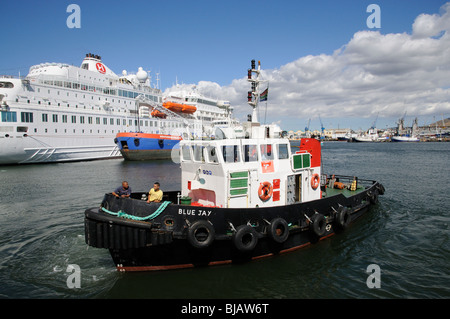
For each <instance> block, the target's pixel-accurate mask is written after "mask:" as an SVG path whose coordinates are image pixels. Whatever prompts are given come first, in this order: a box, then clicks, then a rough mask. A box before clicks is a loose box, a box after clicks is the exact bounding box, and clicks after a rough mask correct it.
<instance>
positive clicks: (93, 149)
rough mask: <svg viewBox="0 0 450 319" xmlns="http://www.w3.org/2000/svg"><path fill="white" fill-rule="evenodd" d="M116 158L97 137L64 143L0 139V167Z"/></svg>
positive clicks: (58, 140)
mask: <svg viewBox="0 0 450 319" xmlns="http://www.w3.org/2000/svg"><path fill="white" fill-rule="evenodd" d="M68 142H70V143H68ZM120 155H121V154H120V152H119V150H118V148H117V146H116V145H114V144H113V143H111V139H105V138H100V137H92V138H79V139H71V140H67V139H63V138H57V137H53V138H40V137H35V136H8V137H5V136H3V137H2V138H1V139H0V165H14V164H35V163H52V162H71V161H88V160H97V159H112V158H120Z"/></svg>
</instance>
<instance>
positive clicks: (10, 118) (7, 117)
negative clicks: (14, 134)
mask: <svg viewBox="0 0 450 319" xmlns="http://www.w3.org/2000/svg"><path fill="white" fill-rule="evenodd" d="M1 113H2V122H17V113H16V112H11V111H6V112H1Z"/></svg>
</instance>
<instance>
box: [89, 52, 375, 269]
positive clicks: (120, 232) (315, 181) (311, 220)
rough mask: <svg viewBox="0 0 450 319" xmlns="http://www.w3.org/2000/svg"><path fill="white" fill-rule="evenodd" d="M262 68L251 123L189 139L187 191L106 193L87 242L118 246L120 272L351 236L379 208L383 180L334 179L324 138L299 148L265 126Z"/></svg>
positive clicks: (255, 254) (251, 97) (234, 258)
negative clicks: (260, 112) (157, 196)
mask: <svg viewBox="0 0 450 319" xmlns="http://www.w3.org/2000/svg"><path fill="white" fill-rule="evenodd" d="M260 73H261V64H260V63H258V67H257V68H256V65H255V61H254V60H252V63H251V69H249V70H248V81H249V82H251V84H252V91H250V92H248V93H249V94H248V103H249V104H250V105H251V106H252V107H253V114H252V117H251V121H248V122H245V123H242V126H241V127H240V129H239V131H238V130H234V129H233V127H231V126H230V127H222V128H217V130H221V132H218V133H220V134H216V139H214V140H190V139H183V140H181V141H180V142H179V149H180V164H181V189H180V190H179V191H167V192H164V196H163V200H162V201H161V202H159V203H153V202H152V203H147V201H146V200H145V199H146V193H143V192H142V193H133V194H132V195H131V197H130V198H116V197H114V196H113V195H112V194H106V195H105V196H104V198H103V201H102V202H101V205H100V207H98V206H97V207H94V208H90V209H87V210H86V211H85V240H86V243H87V245H89V246H92V247H97V248H106V249H109V251H110V254H111V256H112V259H113V261H114V263H115V265H116V267H117V269H118V270H119V271H148V270H168V269H179V268H187V267H198V266H212V265H220V264H228V263H242V262H247V261H251V260H255V259H260V258H263V257H268V256H274V255H279V254H282V253H286V252H291V251H294V250H296V249H299V248H302V247H305V246H307V245H310V244H314V243H316V242H318V241H320V240H322V239H325V238H327V237H329V236H331V235H333V234H334V233H337V232H342V231H344V230H345V229H346V228H347V227H348V226H349V225H350V224H351V223H352V222H353V221H355V220H356V219H357V218H359V217H360V216H361V215H363V214H364V213H365V212H367V211H368V208H369V207H370V205H372V204H376V203H377V202H378V196H379V195H382V194H383V193H384V187H383V185H382V184H380V183H379V182H377V181H373V180H365V179H360V178H357V177H354V176H339V175H325V174H323V173H322V161H321V145H320V141H318V140H316V139H312V138H304V139H301V141H300V150H299V151H297V152H295V153H293V152H292V151H291V147H290V144H289V140H288V139H287V137H285V134H283V132H282V131H281V129H280V128H279V127H278V126H277V125H261V124H260V123H259V122H258V118H257V111H256V109H257V105H258V102H259V99H260V93H259V83H260ZM255 74H256V76H254V75H255ZM249 120H250V117H249ZM242 127H243V132H241V129H242ZM218 136H220V138H218ZM143 199H144V200H143Z"/></svg>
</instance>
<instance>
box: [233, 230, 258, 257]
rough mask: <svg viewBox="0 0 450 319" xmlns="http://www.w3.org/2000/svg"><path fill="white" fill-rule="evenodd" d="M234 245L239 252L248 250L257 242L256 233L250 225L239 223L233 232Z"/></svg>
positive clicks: (253, 247)
mask: <svg viewBox="0 0 450 319" xmlns="http://www.w3.org/2000/svg"><path fill="white" fill-rule="evenodd" d="M232 241H233V243H234V246H235V247H236V248H237V249H238V250H239V251H241V252H250V251H252V250H253V249H255V247H256V245H257V244H258V233H257V232H256V230H255V229H254V228H253V227H252V226H250V225H241V226H239V227H238V228H237V229H236V232H235V233H234V234H233V237H232Z"/></svg>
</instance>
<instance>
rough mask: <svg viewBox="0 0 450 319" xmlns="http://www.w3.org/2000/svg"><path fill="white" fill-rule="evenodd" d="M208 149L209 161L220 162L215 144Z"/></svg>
mask: <svg viewBox="0 0 450 319" xmlns="http://www.w3.org/2000/svg"><path fill="white" fill-rule="evenodd" d="M207 151H208V162H209V163H218V162H219V161H218V159H217V151H216V147H215V146H208V147H207Z"/></svg>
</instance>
